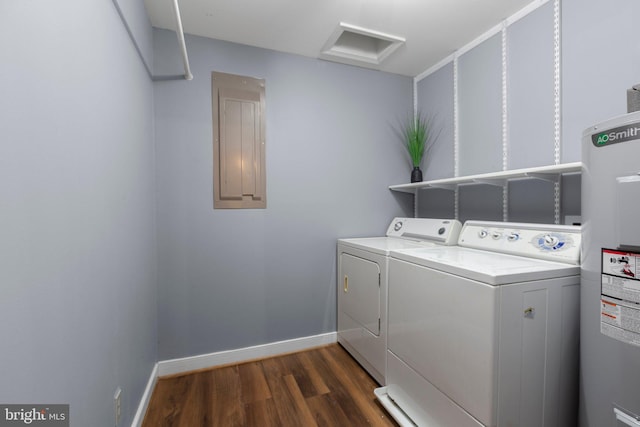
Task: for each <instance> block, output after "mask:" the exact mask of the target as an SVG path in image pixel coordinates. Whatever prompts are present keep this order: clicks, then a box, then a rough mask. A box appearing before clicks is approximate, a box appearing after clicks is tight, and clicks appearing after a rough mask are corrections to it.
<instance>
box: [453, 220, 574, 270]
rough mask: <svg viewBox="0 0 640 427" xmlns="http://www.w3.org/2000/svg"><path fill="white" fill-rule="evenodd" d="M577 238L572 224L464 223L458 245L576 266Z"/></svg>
mask: <svg viewBox="0 0 640 427" xmlns="http://www.w3.org/2000/svg"><path fill="white" fill-rule="evenodd" d="M581 236H582V234H581V230H580V227H577V226H573V225H554V224H525V223H508V222H490V221H487V222H483V221H467V222H466V223H465V224H464V226H463V228H462V231H461V232H460V239H459V240H458V244H459V245H460V246H465V247H469V248H475V249H481V250H486V251H492V252H502V253H506V254H511V255H519V256H526V257H531V258H541V259H547V260H550V261H557V262H566V263H571V264H576V265H577V264H579V263H580V243H581Z"/></svg>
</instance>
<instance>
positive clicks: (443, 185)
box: [429, 184, 458, 191]
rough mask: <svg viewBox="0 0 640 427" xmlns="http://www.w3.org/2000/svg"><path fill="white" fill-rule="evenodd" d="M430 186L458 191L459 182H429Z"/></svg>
mask: <svg viewBox="0 0 640 427" xmlns="http://www.w3.org/2000/svg"><path fill="white" fill-rule="evenodd" d="M429 187H432V188H441V189H443V190H450V191H456V188H458V185H457V184H429Z"/></svg>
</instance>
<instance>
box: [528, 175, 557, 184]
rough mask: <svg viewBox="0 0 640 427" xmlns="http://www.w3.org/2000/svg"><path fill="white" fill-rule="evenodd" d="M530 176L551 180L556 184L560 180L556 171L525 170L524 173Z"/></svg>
mask: <svg viewBox="0 0 640 427" xmlns="http://www.w3.org/2000/svg"><path fill="white" fill-rule="evenodd" d="M525 175H526V176H528V177H530V178H535V179H540V180H542V181H548V182H553V183H554V184H557V183H559V182H560V174H557V173H535V172H527V173H526V174H525Z"/></svg>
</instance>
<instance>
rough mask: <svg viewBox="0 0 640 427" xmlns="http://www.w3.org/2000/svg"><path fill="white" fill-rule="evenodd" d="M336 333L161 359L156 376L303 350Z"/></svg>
mask: <svg viewBox="0 0 640 427" xmlns="http://www.w3.org/2000/svg"><path fill="white" fill-rule="evenodd" d="M337 337H338V335H337V333H336V332H329V333H326V334H320V335H313V336H310V337H303V338H295V339H291V340H286V341H278V342H274V343H269V344H262V345H256V346H253V347H246V348H240V349H237V350H228V351H219V352H216V353H209V354H201V355H198V356H191V357H183V358H180V359H171V360H162V361H160V362H158V376H159V377H162V376H165V375H173V374H179V373H182V372H188V371H195V370H198V369H205V368H212V367H214V366H220V365H228V364H230V363H238V362H243V361H245V360H252V359H259V358H263V357H270V356H275V355H278V354H283V353H291V352H294V351H300V350H305V349H307V348H311V347H317V346H321V345H325V344H332V343H335V342H337Z"/></svg>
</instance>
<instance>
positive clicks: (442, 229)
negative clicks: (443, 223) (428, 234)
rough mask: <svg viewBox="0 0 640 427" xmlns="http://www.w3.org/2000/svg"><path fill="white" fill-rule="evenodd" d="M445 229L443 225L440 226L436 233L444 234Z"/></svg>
mask: <svg viewBox="0 0 640 427" xmlns="http://www.w3.org/2000/svg"><path fill="white" fill-rule="evenodd" d="M445 231H447V229H446V228H444V227H440V229H439V230H438V234H439V235H441V236H442V235H443V234H444V232H445Z"/></svg>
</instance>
